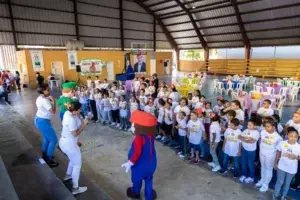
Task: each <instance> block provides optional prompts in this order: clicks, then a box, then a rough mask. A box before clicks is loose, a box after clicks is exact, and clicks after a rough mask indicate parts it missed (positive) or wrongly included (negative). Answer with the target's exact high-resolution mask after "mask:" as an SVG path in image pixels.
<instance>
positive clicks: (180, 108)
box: [174, 105, 191, 119]
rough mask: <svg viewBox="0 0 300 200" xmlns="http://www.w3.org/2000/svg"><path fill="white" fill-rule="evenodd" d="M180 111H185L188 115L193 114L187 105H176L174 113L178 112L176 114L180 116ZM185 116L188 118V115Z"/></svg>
mask: <svg viewBox="0 0 300 200" xmlns="http://www.w3.org/2000/svg"><path fill="white" fill-rule="evenodd" d="M180 112H185V114H186V116H188V115H190V114H191V110H190V109H189V108H188V107H187V106H184V107H181V106H180V105H178V106H176V108H175V110H174V113H176V116H177V117H178V114H179V113H180ZM185 118H186V119H187V117H185Z"/></svg>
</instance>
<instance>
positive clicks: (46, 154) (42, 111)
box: [34, 84, 59, 168]
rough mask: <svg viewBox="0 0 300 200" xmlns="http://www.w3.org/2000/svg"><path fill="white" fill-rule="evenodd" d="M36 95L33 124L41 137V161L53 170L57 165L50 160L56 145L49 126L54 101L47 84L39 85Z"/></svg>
mask: <svg viewBox="0 0 300 200" xmlns="http://www.w3.org/2000/svg"><path fill="white" fill-rule="evenodd" d="M38 93H39V94H40V95H39V97H38V98H37V100H36V106H37V112H36V117H35V120H34V124H35V126H36V128H37V129H38V130H39V131H40V133H41V134H42V136H43V144H42V153H43V159H44V160H45V161H46V163H47V164H48V165H49V166H50V167H51V168H53V167H57V166H58V165H59V164H58V163H56V162H54V161H53V160H52V155H53V153H54V150H55V146H56V144H57V137H56V133H55V131H54V128H53V126H52V124H51V119H52V118H53V116H54V114H55V111H56V100H55V99H54V98H53V97H52V96H50V91H49V86H48V84H42V85H40V86H39V88H38Z"/></svg>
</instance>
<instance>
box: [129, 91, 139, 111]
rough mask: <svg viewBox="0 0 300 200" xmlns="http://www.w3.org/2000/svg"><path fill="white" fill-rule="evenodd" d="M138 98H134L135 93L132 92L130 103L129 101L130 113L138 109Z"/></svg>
mask: <svg viewBox="0 0 300 200" xmlns="http://www.w3.org/2000/svg"><path fill="white" fill-rule="evenodd" d="M139 104H140V102H139V100H137V99H136V97H135V95H134V94H132V95H131V98H130V103H129V107H130V113H131V114H132V113H133V111H135V110H138V109H139V107H140V106H139Z"/></svg>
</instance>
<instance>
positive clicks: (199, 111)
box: [194, 108, 207, 158]
mask: <svg viewBox="0 0 300 200" xmlns="http://www.w3.org/2000/svg"><path fill="white" fill-rule="evenodd" d="M194 111H195V112H196V113H197V114H198V120H199V121H200V122H201V123H202V124H203V125H204V114H205V113H203V110H202V109H201V108H198V109H195V110H194ZM204 129H205V126H204ZM206 140H207V134H206V133H204V134H202V138H201V142H200V158H205V156H206V152H207V151H205V150H206V149H205V142H206Z"/></svg>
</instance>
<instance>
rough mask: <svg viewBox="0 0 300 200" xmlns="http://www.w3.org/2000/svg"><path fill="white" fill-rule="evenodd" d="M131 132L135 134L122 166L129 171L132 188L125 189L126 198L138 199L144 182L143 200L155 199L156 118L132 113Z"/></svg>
mask: <svg viewBox="0 0 300 200" xmlns="http://www.w3.org/2000/svg"><path fill="white" fill-rule="evenodd" d="M130 121H131V122H132V129H133V130H132V132H133V133H135V137H134V139H133V142H132V145H131V148H130V150H129V153H128V161H127V162H126V163H124V164H123V165H122V167H123V168H125V171H126V173H127V172H128V171H129V169H131V181H132V187H130V188H128V189H127V196H128V197H129V198H133V199H140V192H141V188H142V184H143V181H144V182H145V200H153V199H156V198H157V195H156V192H155V190H153V188H152V185H153V175H154V172H155V170H156V165H157V160H156V151H155V146H154V137H155V134H156V132H157V129H156V124H157V118H156V117H155V116H153V115H151V114H149V113H146V112H143V111H138V110H137V111H134V112H133V113H132V115H131V118H130Z"/></svg>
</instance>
